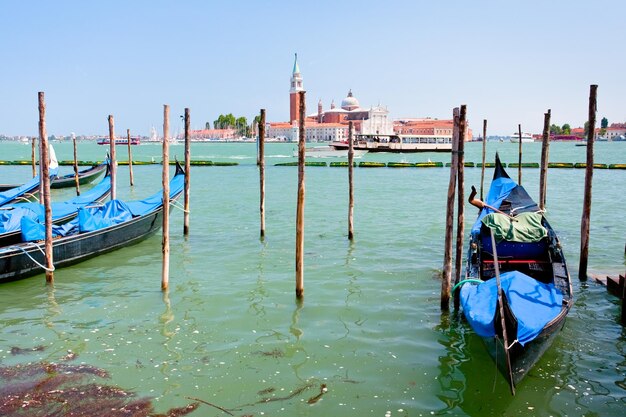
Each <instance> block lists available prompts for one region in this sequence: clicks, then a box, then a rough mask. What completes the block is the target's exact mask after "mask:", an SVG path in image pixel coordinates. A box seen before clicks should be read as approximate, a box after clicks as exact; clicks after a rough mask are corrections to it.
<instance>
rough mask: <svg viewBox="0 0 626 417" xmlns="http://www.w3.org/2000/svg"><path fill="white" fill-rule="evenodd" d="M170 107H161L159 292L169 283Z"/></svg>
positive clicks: (164, 289) (166, 287)
mask: <svg viewBox="0 0 626 417" xmlns="http://www.w3.org/2000/svg"><path fill="white" fill-rule="evenodd" d="M169 132H170V106H168V105H167V104H165V105H163V162H162V165H163V173H162V183H163V238H162V241H161V251H162V254H163V264H162V268H161V290H163V291H166V290H167V289H168V287H169V282H170V142H169Z"/></svg>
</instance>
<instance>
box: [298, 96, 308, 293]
mask: <svg viewBox="0 0 626 417" xmlns="http://www.w3.org/2000/svg"><path fill="white" fill-rule="evenodd" d="M298 94H299V95H300V109H299V113H300V115H299V116H300V117H299V135H298V205H297V209H296V298H298V299H300V298H302V297H303V296H304V194H305V193H304V156H305V140H306V135H305V127H304V118H305V117H306V116H305V111H306V110H305V105H304V91H300V92H298Z"/></svg>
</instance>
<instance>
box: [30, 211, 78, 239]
mask: <svg viewBox="0 0 626 417" xmlns="http://www.w3.org/2000/svg"><path fill="white" fill-rule="evenodd" d="M20 226H21V229H22V241H23V242H33V241H37V240H44V239H45V238H46V226H45V223H44V222H40V221H39V219H37V218H34V219H33V218H31V217H22V218H21V219H20ZM76 229H77V226H76V224H75V223H74V222H67V223H65V224H61V225H57V224H53V225H52V237H58V236H66V235H68V234H71V233H72V231H74V230H76Z"/></svg>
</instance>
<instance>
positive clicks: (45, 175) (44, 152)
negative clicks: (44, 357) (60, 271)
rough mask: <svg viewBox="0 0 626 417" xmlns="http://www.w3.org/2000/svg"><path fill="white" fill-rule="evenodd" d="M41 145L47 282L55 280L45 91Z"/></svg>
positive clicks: (40, 134)
mask: <svg viewBox="0 0 626 417" xmlns="http://www.w3.org/2000/svg"><path fill="white" fill-rule="evenodd" d="M39 147H40V155H41V156H40V159H39V164H40V165H41V177H40V180H39V181H40V188H41V195H42V197H43V198H42V199H43V205H44V212H45V219H46V220H45V224H46V243H45V251H44V253H45V258H46V282H47V283H53V282H54V272H53V271H54V263H53V257H52V209H51V207H50V203H51V199H50V158H49V156H48V134H47V133H46V103H45V100H44V93H43V91H40V92H39Z"/></svg>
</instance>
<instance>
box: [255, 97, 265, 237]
mask: <svg viewBox="0 0 626 417" xmlns="http://www.w3.org/2000/svg"><path fill="white" fill-rule="evenodd" d="M258 130H259V144H258V148H257V150H258V157H257V161H258V165H259V215H260V216H261V233H260V234H261V240H263V239H265V109H261V118H260V119H259V126H258Z"/></svg>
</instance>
